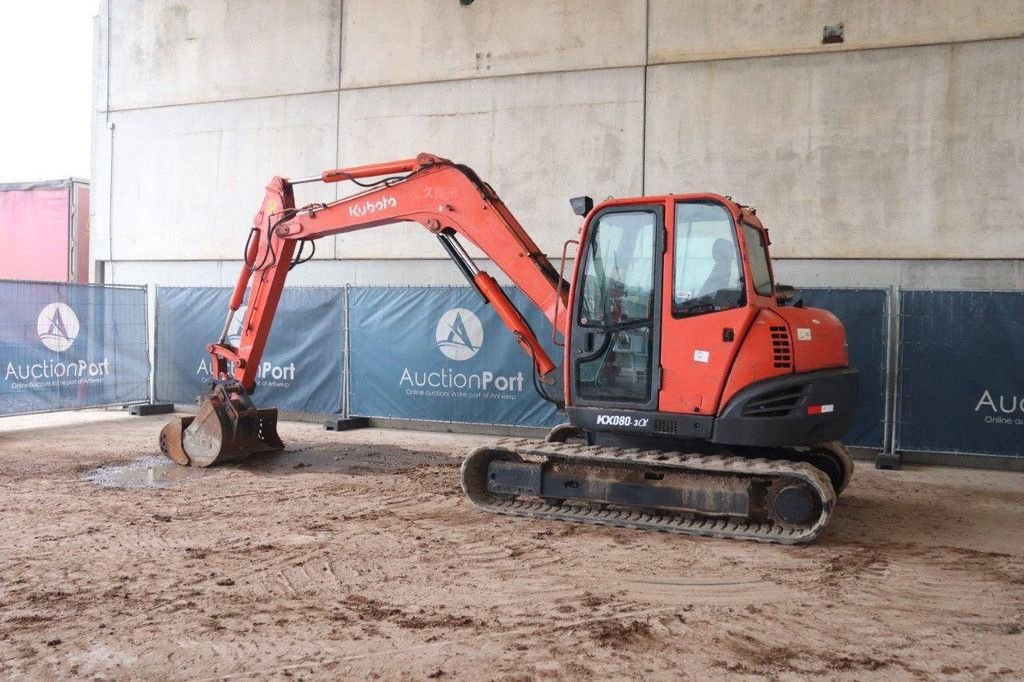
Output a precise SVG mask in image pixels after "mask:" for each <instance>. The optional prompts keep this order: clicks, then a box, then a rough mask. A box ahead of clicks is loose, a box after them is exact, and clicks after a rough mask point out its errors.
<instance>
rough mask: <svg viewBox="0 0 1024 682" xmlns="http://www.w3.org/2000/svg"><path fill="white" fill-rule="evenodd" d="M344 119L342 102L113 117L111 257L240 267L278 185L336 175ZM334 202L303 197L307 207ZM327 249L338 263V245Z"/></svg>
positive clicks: (321, 196) (311, 189)
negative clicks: (268, 190)
mask: <svg viewBox="0 0 1024 682" xmlns="http://www.w3.org/2000/svg"><path fill="white" fill-rule="evenodd" d="M336 114H337V95H336V94H334V93H328V94H317V95H296V96H291V97H277V98H272V99H259V100H244V101H236V102H226V103H221V104H200V105H190V106H183V107H164V108H159V109H149V110H145V111H125V112H117V113H114V114H112V115H111V119H112V121H113V122H114V126H115V127H114V130H113V147H114V154H113V179H112V186H113V202H112V205H111V207H110V215H111V219H112V221H113V230H112V238H111V242H112V244H111V247H112V257H113V258H114V259H119V260H140V259H147V260H174V259H185V260H189V259H197V260H201V259H214V258H236V257H238V254H240V253H241V251H242V248H243V246H244V242H245V237H246V234H247V230H248V227H249V225H251V222H252V217H253V215H254V214H255V213H256V211H257V209H258V208H259V204H260V202H261V201H262V199H263V188H264V187H265V186H266V184H267V182H268V181H269V180H270V178H272V177H273V176H275V175H284V176H290V177H301V176H305V175H313V174H317V173H320V172H321V171H323V170H324V169H327V168H331V167H333V166H334V162H335V153H336V148H337V137H336V135H337V130H336V127H335V120H336V118H335V117H336ZM101 191H103V190H101ZM334 197H335V190H334V187H333V186H331V185H317V184H314V185H303V186H301V187H299V188H298V189H297V190H296V202H298V203H299V204H300V205H302V204H304V203H308V202H310V201H330V200H333V199H334ZM100 229H102V226H100ZM318 249H319V250H320V255H322V256H330V255H332V254H333V250H334V249H333V243H332V239H326V240H322V242H320V243H319V245H318Z"/></svg>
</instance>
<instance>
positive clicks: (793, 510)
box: [462, 439, 836, 544]
mask: <svg viewBox="0 0 1024 682" xmlns="http://www.w3.org/2000/svg"><path fill="white" fill-rule="evenodd" d="M462 488H463V490H464V491H465V493H466V495H467V496H468V497H469V499H470V501H472V502H473V504H475V505H477V506H478V507H480V508H482V509H485V510H487V511H490V512H494V513H499V514H509V515H514V516H525V517H532V518H540V519H550V520H563V521H577V522H581V523H592V524H601V525H610V526H620V527H626V528H639V529H646V530H659V531H665V532H670V533H681V534H687V535H703V536H711V537H720V538H734V539H744V540H754V541H759V542H772V543H781V544H800V543H806V542H810V541H812V540H814V539H815V538H816V537H817V536H818V535H819V534H820V533H821V531H822V530H824V528H825V527H826V526H827V525H828V521H829V518H830V516H831V514H832V510H833V508H834V507H835V504H836V494H835V492H834V490H833V488H832V483H831V482H830V481H829V478H828V477H827V476H826V475H825V474H824V473H822V472H821V471H820V470H818V469H816V468H815V467H813V466H811V465H810V464H807V463H804V462H791V461H786V460H767V459H750V458H744V457H718V456H708V455H697V454H687V453H681V452H661V451H648V450H637V449H622V448H614V447H605V446H595V445H579V444H572V443H548V442H543V441H535V440H530V439H510V440H505V441H501V442H499V443H498V444H497V445H496V446H492V447H483V448H479V449H477V450H475V451H474V452H472V453H471V454H470V455H469V456H468V457H467V458H466V460H465V461H464V462H463V465H462Z"/></svg>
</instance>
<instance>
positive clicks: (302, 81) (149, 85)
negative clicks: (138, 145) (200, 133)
mask: <svg viewBox="0 0 1024 682" xmlns="http://www.w3.org/2000/svg"><path fill="white" fill-rule="evenodd" d="M108 2H110V22H111V26H110V30H111V33H112V34H113V35H114V36H116V39H115V40H114V41H112V43H111V49H110V106H111V108H112V109H132V108H139V107H151V106H160V105H169V104H182V103H188V102H210V101H219V100H225V99H237V98H243V97H265V96H269V95H282V94H293V93H304V92H319V91H326V90H333V89H335V88H337V87H338V52H339V49H340V48H339V45H340V33H341V0H301V1H296V0H259V1H258V2H247V1H244V0H231V1H217V2H212V1H206V0H108ZM102 11H103V8H101V12H102ZM101 17H102V19H103V20H105V17H104V16H103V14H101Z"/></svg>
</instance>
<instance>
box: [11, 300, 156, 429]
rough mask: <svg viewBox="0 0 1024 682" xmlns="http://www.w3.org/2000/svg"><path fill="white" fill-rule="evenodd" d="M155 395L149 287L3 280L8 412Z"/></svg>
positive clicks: (109, 402)
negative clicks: (148, 317) (149, 337)
mask: <svg viewBox="0 0 1024 682" xmlns="http://www.w3.org/2000/svg"><path fill="white" fill-rule="evenodd" d="M148 399H149V349H148V346H147V329H146V290H145V288H143V287H114V286H91V285H83V284H65V283H53V282H0V414H24V413H29V412H49V411H55V410H72V409H79V408H84V407H98V406H102V405H118V404H126V403H137V402H144V401H146V400H148Z"/></svg>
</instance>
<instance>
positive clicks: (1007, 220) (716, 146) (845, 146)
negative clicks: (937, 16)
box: [646, 39, 1024, 258]
mask: <svg viewBox="0 0 1024 682" xmlns="http://www.w3.org/2000/svg"><path fill="white" fill-rule="evenodd" d="M1022 63H1024V40H1020V39H1018V40H1001V41H988V42H975V43H960V44H953V45H948V46H929V47H915V48H902V49H894V50H868V51H860V52H847V53H842V54H833V55H804V56H794V57H775V58H766V59H749V60H729V61H719V62H705V63H688V64H674V65H665V66H658V67H652V68H651V70H650V74H649V88H648V104H647V107H648V119H647V120H648V129H647V160H646V162H647V183H648V184H647V191H648V192H649V193H657V192H663V191H677V192H678V191H686V190H695V189H701V190H704V189H707V190H714V191H720V192H723V193H727V194H731V195H733V196H735V197H736V198H738V199H740V200H742V201H744V203H751V204H753V205H755V206H757V207H759V208H760V209H761V210H760V214H761V215H762V216H764V218H765V220H766V223H767V224H768V226H769V228H772V227H774V232H773V241H774V243H775V246H774V253H775V255H777V256H783V257H803V258H1020V257H1024V231H1022V230H1021V229H1020V226H1021V225H1022V224H1024V111H1022V109H1021V107H1020V103H1021V102H1022V101H1024V72H1022V70H1021V68H1020V67H1021V64H1022Z"/></svg>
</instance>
